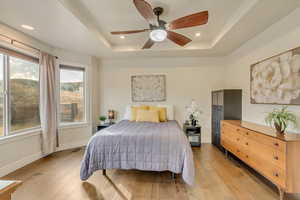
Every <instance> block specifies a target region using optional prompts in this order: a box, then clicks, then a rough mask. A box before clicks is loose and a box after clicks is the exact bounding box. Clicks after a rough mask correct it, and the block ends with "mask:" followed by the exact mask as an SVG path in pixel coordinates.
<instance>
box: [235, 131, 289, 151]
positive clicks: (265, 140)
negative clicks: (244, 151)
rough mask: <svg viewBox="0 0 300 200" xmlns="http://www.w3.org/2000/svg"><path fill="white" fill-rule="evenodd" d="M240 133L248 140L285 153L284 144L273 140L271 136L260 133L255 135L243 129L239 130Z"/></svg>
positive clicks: (253, 132)
mask: <svg viewBox="0 0 300 200" xmlns="http://www.w3.org/2000/svg"><path fill="white" fill-rule="evenodd" d="M240 132H241V133H242V134H243V135H244V136H245V137H246V138H249V139H253V140H256V141H257V142H259V143H261V144H264V145H267V146H269V147H271V148H273V149H276V150H278V151H281V152H283V153H285V152H286V142H284V141H282V140H279V139H276V138H273V137H271V136H267V135H264V134H261V133H257V132H255V131H251V130H248V129H245V128H242V129H240Z"/></svg>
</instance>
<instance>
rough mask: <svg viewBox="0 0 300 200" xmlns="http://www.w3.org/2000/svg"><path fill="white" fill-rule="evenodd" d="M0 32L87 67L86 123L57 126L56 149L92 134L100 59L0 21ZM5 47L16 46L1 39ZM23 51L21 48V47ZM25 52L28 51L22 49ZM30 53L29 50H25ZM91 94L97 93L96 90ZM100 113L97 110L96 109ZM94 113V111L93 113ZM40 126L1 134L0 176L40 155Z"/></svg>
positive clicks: (62, 60) (80, 143) (79, 142)
mask: <svg viewBox="0 0 300 200" xmlns="http://www.w3.org/2000/svg"><path fill="white" fill-rule="evenodd" d="M0 33H1V34H5V35H8V36H10V37H12V38H14V39H17V40H20V41H22V42H24V43H27V44H30V45H32V46H34V47H37V48H39V49H41V50H43V51H46V52H48V53H51V54H53V55H56V56H58V57H59V59H58V62H59V63H64V64H74V65H77V66H83V67H86V72H87V77H86V78H87V79H86V81H87V97H88V98H87V123H86V124H82V125H76V126H68V127H60V128H59V141H60V147H59V148H58V150H63V149H67V148H73V147H78V146H83V145H85V144H86V143H87V141H88V139H89V138H90V136H91V135H92V115H93V114H94V112H92V99H93V98H92V97H91V93H92V90H94V91H97V90H95V89H94V84H93V81H97V80H98V79H97V80H94V79H93V78H94V77H93V76H92V74H94V73H95V71H96V73H98V68H99V66H98V65H99V61H98V59H97V58H93V57H91V56H86V55H81V54H76V53H74V52H69V51H64V50H62V49H54V48H53V47H51V46H50V45H47V44H44V43H42V42H40V41H38V40H35V39H34V38H31V37H29V36H27V35H25V34H23V33H21V32H19V31H16V30H14V29H11V28H10V27H8V26H6V25H3V24H0ZM0 45H5V46H6V47H9V48H13V49H16V48H14V47H12V46H9V45H7V44H5V43H0ZM22 52H24V51H22ZM25 52H26V53H27V51H25ZM28 53H29V54H31V53H32V52H28ZM93 95H94V96H98V94H96V93H95V92H94V93H93ZM97 112H98V113H99V109H98V111H96V113H97ZM94 115H96V114H94ZM40 134H41V133H40V130H37V131H34V132H30V133H22V134H20V135H16V136H9V137H6V138H0V177H1V176H4V175H6V174H8V173H9V172H12V171H14V170H16V169H18V168H20V167H23V166H24V165H26V164H28V163H31V162H33V161H35V160H37V159H39V158H41V156H42V154H41V139H40V138H41V136H40Z"/></svg>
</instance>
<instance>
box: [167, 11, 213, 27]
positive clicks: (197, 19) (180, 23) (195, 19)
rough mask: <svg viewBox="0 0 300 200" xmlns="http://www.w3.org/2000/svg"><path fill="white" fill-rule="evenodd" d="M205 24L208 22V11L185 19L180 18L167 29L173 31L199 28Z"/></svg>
mask: <svg viewBox="0 0 300 200" xmlns="http://www.w3.org/2000/svg"><path fill="white" fill-rule="evenodd" d="M207 22H208V11H203V12H199V13H195V14H192V15H188V16H185V17H181V18H179V19H176V20H174V21H172V22H170V24H169V29H170V30H175V29H180V28H188V27H193V26H199V25H203V24H206V23H207Z"/></svg>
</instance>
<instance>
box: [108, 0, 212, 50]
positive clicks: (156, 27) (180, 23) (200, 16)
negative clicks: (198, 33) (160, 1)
mask: <svg viewBox="0 0 300 200" xmlns="http://www.w3.org/2000/svg"><path fill="white" fill-rule="evenodd" d="M133 3H134V5H135V7H136V8H137V10H138V11H139V13H140V14H141V15H142V16H143V17H144V18H145V19H146V20H147V21H148V22H149V29H141V30H131V31H114V32H111V34H113V35H123V34H132V33H141V32H146V31H150V34H149V37H150V38H149V39H148V41H147V42H146V43H145V44H144V46H143V48H142V49H150V48H151V47H152V46H153V45H154V43H155V42H162V41H164V40H165V39H166V38H168V39H169V40H171V41H173V42H174V43H176V44H178V45H180V46H184V45H186V44H187V43H189V42H191V41H192V40H191V39H190V38H188V37H186V36H184V35H182V34H179V33H176V32H173V31H171V30H176V29H181V28H188V27H193V26H199V25H203V24H206V23H207V21H208V11H202V12H198V13H194V14H192V15H188V16H185V17H181V18H179V19H176V20H174V21H171V22H170V23H167V22H165V21H164V20H161V19H160V18H159V16H160V15H161V14H162V13H163V11H164V10H163V8H162V7H156V8H154V9H152V7H151V5H150V4H149V3H147V2H146V1H144V0H133Z"/></svg>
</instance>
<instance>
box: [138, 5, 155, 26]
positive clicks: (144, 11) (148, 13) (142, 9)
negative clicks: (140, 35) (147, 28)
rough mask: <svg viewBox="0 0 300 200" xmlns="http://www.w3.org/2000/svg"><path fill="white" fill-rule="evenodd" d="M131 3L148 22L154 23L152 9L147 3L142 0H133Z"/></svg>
mask: <svg viewBox="0 0 300 200" xmlns="http://www.w3.org/2000/svg"><path fill="white" fill-rule="evenodd" d="M133 3H134V5H135V7H136V9H137V10H138V11H139V13H140V14H141V15H142V16H143V17H144V18H145V19H146V20H147V21H148V22H149V23H150V24H154V25H155V24H156V17H155V15H154V13H153V9H152V7H151V5H150V4H149V3H147V2H146V1H144V0H133Z"/></svg>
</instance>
